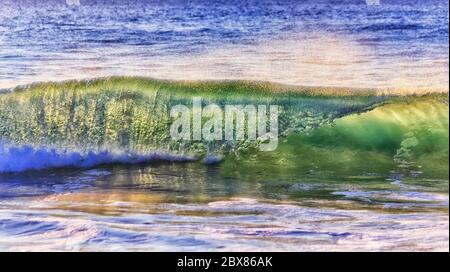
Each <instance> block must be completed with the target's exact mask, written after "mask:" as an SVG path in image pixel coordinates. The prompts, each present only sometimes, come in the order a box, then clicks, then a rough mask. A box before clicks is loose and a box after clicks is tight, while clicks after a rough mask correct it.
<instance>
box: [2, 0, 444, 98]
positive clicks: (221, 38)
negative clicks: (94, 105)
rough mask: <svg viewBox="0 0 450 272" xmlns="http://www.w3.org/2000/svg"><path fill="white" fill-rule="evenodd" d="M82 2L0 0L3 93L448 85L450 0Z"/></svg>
mask: <svg viewBox="0 0 450 272" xmlns="http://www.w3.org/2000/svg"><path fill="white" fill-rule="evenodd" d="M68 2H74V3H76V2H77V1H70V0H68ZM79 2H80V4H81V5H67V4H65V1H62V0H60V1H55V0H47V1H30V0H28V1H24V0H19V1H10V0H6V1H2V3H1V5H0V89H1V88H10V87H14V86H17V85H19V84H27V83H30V82H36V81H50V80H56V81H60V80H64V79H81V78H93V77H99V76H109V75H139V76H149V77H154V78H170V79H189V80H195V79H256V80H264V81H273V82H281V83H287V84H296V85H319V86H323V85H330V86H353V87H354V86H356V87H380V88H383V87H395V88H405V89H410V88H413V89H414V88H418V87H419V88H427V89H430V88H438V89H445V90H448V49H449V48H448V1H446V0H432V1H430V0H428V1H407V0H403V1H395V0H390V1H383V0H381V5H379V6H374V5H372V6H368V5H366V4H365V1H360V0H352V1H345V0H341V1H332V0H329V1H323V0H322V1H312V0H311V1H309V0H308V1H289V0H285V1H283V0H280V1H270V0H262V1H199V0H197V1H188V3H185V2H186V1H170V0H169V1H103V0H102V1H93V0H87V1H83V0H81V1H79Z"/></svg>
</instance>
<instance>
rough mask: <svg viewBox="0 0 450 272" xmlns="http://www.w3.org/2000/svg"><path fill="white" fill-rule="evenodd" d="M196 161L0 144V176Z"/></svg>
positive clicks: (154, 154)
mask: <svg viewBox="0 0 450 272" xmlns="http://www.w3.org/2000/svg"><path fill="white" fill-rule="evenodd" d="M192 160H194V158H192V157H189V156H183V155H175V154H170V153H167V152H156V151H155V152H152V153H147V154H132V153H127V152H121V151H108V150H102V151H87V152H77V151H71V150H58V149H47V148H44V147H41V148H34V147H32V146H29V145H25V146H20V147H16V146H5V145H0V173H18V172H24V171H30V170H43V169H49V168H61V167H80V168H85V167H92V166H95V165H101V164H112V163H122V164H133V163H143V162H152V161H178V162H184V161H192Z"/></svg>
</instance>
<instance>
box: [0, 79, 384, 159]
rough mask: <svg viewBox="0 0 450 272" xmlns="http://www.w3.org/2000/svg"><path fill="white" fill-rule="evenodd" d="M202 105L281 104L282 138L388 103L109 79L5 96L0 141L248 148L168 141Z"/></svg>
mask: <svg viewBox="0 0 450 272" xmlns="http://www.w3.org/2000/svg"><path fill="white" fill-rule="evenodd" d="M193 97H201V98H202V99H203V104H204V105H208V104H212V103H215V104H218V105H219V106H223V107H224V106H225V105H249V104H250V105H255V106H257V105H279V106H280V109H279V126H280V128H279V129H280V132H281V134H282V135H287V134H289V133H290V132H292V131H297V132H305V131H309V130H312V129H315V128H317V127H321V126H323V125H326V124H330V123H332V122H333V121H334V120H335V119H336V118H339V117H341V116H345V115H348V114H351V113H355V112H362V111H366V110H368V109H370V108H372V107H373V106H374V105H376V104H379V103H381V102H383V101H385V100H386V99H387V98H386V97H378V96H375V95H374V94H373V93H371V92H370V91H369V90H362V91H360V92H359V93H357V92H356V91H352V90H345V89H339V90H333V89H326V88H322V89H308V88H303V89H302V88H298V87H297V88H294V87H288V86H281V85H274V84H269V83H251V82H235V81H230V82H170V81H157V80H148V79H140V78H107V79H99V80H93V81H83V82H75V81H74V82H66V83H43V84H36V85H31V86H27V87H24V88H17V89H16V90H14V91H13V92H12V93H9V94H3V95H0V120H1V121H0V140H1V142H3V143H8V144H11V145H15V146H18V145H31V146H34V147H48V148H63V149H73V150H81V151H83V152H85V151H95V150H103V149H118V150H121V151H125V152H132V153H138V154H145V153H148V152H152V151H155V150H158V151H170V152H177V153H181V154H187V153H190V154H191V153H192V154H197V155H205V154H207V153H211V152H212V153H214V152H224V151H226V152H228V151H230V150H233V151H235V150H237V149H245V148H247V147H250V146H251V144H249V143H247V142H245V141H241V142H237V141H235V142H232V143H230V142H225V141H224V142H214V143H207V142H201V141H199V142H195V141H194V142H179V141H173V140H172V139H171V137H170V133H169V132H170V131H169V128H170V124H171V122H173V119H172V118H170V115H169V114H170V109H171V108H172V107H173V106H175V105H178V104H182V105H187V106H188V107H191V106H192V99H193Z"/></svg>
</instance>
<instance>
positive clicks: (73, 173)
mask: <svg viewBox="0 0 450 272" xmlns="http://www.w3.org/2000/svg"><path fill="white" fill-rule="evenodd" d="M76 2H78V1H75V0H70V1H69V0H68V1H67V2H66V1H62V0H60V1H57V0H52V1H50V0H47V1H45V0H43V1H37V0H35V1H20V0H19V1H17V0H2V1H1V2H0V91H1V90H2V89H9V88H13V87H15V86H17V85H22V84H29V83H32V82H38V81H60V80H66V79H82V78H95V77H101V76H110V75H139V76H146V77H155V78H169V79H190V80H196V79H251V80H252V79H253V80H267V81H274V82H280V83H286V84H296V85H312V86H314V85H321V86H323V85H327V86H358V87H375V88H388V89H395V90H400V91H402V92H403V91H404V92H416V91H422V90H425V91H428V90H440V91H442V90H444V91H448V59H449V55H448V49H449V44H448V1H439V0H433V1H432V0H428V1H409V0H401V1H400V0H390V1H383V0H381V5H376V6H374V5H367V4H366V3H365V1H357V0H354V1H345V0H341V1H331V0H321V1H313V0H310V1H288V0H287V1H282V0H279V1H270V0H258V1H237V0H235V1H163V0H161V1H138V0H135V1H93V0H88V1H84V0H81V1H80V5H76V4H71V5H68V4H67V3H76ZM185 2H189V3H185ZM0 123H1V120H0ZM30 150H31V148H30V147H20V148H19V147H18V148H15V149H14V150H13V151H14V152H13V153H11V154H12V155H11V156H12V157H8V156H7V157H6V158H7V159H8V162H7V163H4V165H6V168H7V169H8V167H12V166H13V167H14V168H15V169H17V168H19V169H29V165H28V164H30V163H31V164H32V165H36V164H35V162H36V161H39V163H38V164H39V165H41V164H42V165H43V166H45V164H46V163H47V161H45V160H42V158H43V157H45V158H48V159H49V160H50V161H52V162H53V161H56V162H57V163H56V165H57V166H62V165H77V163H79V160H80V158H79V155H77V154H75V153H74V154H68V156H67V157H68V158H67V161H68V163H67V161H66V162H64V161H61V156H59V155H58V154H55V153H54V152H53V151H48V152H35V153H33V152H32V151H30ZM1 151H2V146H1V145H0V152H1ZM293 152H294V151H293ZM24 155H25V156H24ZM93 155H94V158H93V160H94V161H95V160H102V161H105V162H120V161H123V158H115V157H111V156H110V155H109V154H93ZM288 155H289V154H288ZM300 155H301V154H300ZM344 155H345V154H344ZM255 156H256V155H255ZM292 156H294V157H295V156H296V153H293V155H292ZM358 156H360V155H358ZM383 156H384V155H383ZM22 158H28V161H26V160H25V161H24V160H23V159H22ZM251 158H253V156H251ZM287 158H289V156H287ZM358 158H359V157H358ZM368 158H379V157H378V156H375V155H373V154H372V156H368ZM383 158H384V157H383ZM255 160H256V162H253V163H254V164H255V165H254V166H253V165H252V164H251V163H252V159H250V161H248V160H245V162H247V163H250V164H249V165H250V166H245V163H243V161H239V160H237V161H228V162H225V163H223V164H217V165H216V164H214V165H205V164H202V163H154V162H153V163H148V164H142V165H139V164H138V165H121V166H120V165H103V166H99V167H98V168H84V169H73V168H63V169H47V170H42V171H35V172H22V173H10V174H5V173H3V174H0V251H15V250H18V251H47V250H56V251H79V250H84V251H107V250H110V251H114V250H119V251H164V250H168V251H174V250H187V251H214V250H216V251H236V250H238V251H243V250H255V251H274V250H277V251H447V250H448V244H449V232H448V230H449V217H448V175H447V177H445V175H444V177H441V178H435V177H431V178H427V177H422V176H420V174H418V173H422V172H417V171H416V172H414V173H413V172H412V171H411V172H408V171H409V170H408V169H406V170H405V169H401V171H406V172H408V173H407V175H406V176H405V177H404V176H403V175H401V174H400V173H398V172H397V171H400V170H398V169H396V168H395V167H396V166H392V165H390V164H389V165H387V166H385V165H384V164H383V163H380V165H378V163H379V162H377V161H376V159H368V161H370V163H367V165H362V166H361V169H359V167H358V166H355V167H346V166H351V165H344V164H345V163H346V162H343V164H342V165H343V167H334V166H333V164H330V165H332V166H330V167H329V169H325V168H326V167H324V168H318V167H314V165H312V166H311V168H308V169H303V168H296V167H295V166H296V165H295V164H289V163H288V162H289V161H288V160H285V159H283V157H281V158H280V160H277V164H276V167H277V168H279V169H276V170H275V171H271V170H270V167H274V166H272V165H273V164H267V167H265V166H264V164H262V165H259V164H258V160H257V159H255ZM350 161H351V160H350ZM138 162H139V161H138ZM27 163H28V164H27ZM58 163H60V164H58ZM227 163H228V164H227ZM392 163H394V161H392ZM85 166H89V164H88V165H85ZM39 168H45V167H39ZM338 168H339V169H338ZM340 168H342V169H340ZM347 168H348V169H347ZM353 168H355V169H357V171H354V170H353ZM346 169H347V170H346ZM338 172H339V173H340V172H343V173H344V174H342V173H341V174H338ZM417 176H418V177H417Z"/></svg>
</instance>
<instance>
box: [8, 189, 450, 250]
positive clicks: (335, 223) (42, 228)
mask: <svg viewBox="0 0 450 272" xmlns="http://www.w3.org/2000/svg"><path fill="white" fill-rule="evenodd" d="M67 197H68V198H70V196H67ZM61 198H62V200H61V199H59V198H58V197H55V198H50V199H45V200H40V201H39V202H37V201H33V202H31V203H30V205H29V207H30V209H27V210H17V211H14V212H13V213H11V211H5V207H3V208H2V209H1V210H0V222H1V228H0V245H1V246H0V250H18V251H29V250H31V251H37V250H39V251H47V250H63V251H71V250H89V251H96V250H102V251H104V250H119V251H123V250H125V251H127V250H133V251H135V250H138V251H160V250H164V251H172V250H188V251H211V250H213V251H214V250H219V251H223V250H226V251H242V250H244V251H246V250H249V251H280V250H289V251H324V250H325V251H347V250H352V251H380V250H383V251H404V250H420V251H428V250H433V251H434V250H437V251H445V250H448V228H449V225H448V222H449V218H448V215H443V214H435V213H427V214H421V213H410V214H384V213H377V212H370V211H361V210H359V211H358V210H335V209H327V208H311V207H302V206H297V205H292V204H269V203H260V202H258V201H256V200H254V199H232V200H227V201H221V202H211V203H208V204H207V205H195V204H159V205H155V206H153V207H152V206H146V207H141V208H142V211H144V210H147V209H150V210H154V212H148V213H145V212H141V213H139V212H131V213H127V214H125V215H121V213H120V211H121V210H122V211H124V210H127V209H131V208H130V207H133V205H137V207H135V208H139V205H138V204H137V203H129V202H111V203H101V202H100V203H96V205H98V209H102V208H104V209H109V208H111V210H116V211H118V214H114V213H113V214H111V215H110V216H100V217H99V216H95V215H90V214H86V213H80V212H76V210H77V203H71V204H70V203H67V205H73V206H72V208H70V207H66V209H67V210H69V211H67V210H63V211H62V210H58V209H57V208H55V207H53V206H54V205H56V204H57V203H58V202H59V203H58V204H59V205H64V203H65V202H64V198H65V196H64V195H62V196H61ZM85 200H87V202H86V203H84V204H82V205H86V206H87V205H92V204H93V203H91V202H89V197H87V198H86V199H85ZM78 204H80V203H78ZM44 207H45V208H50V209H52V212H51V213H50V214H47V213H42V212H40V211H39V209H42V208H44ZM108 207H109V208H108ZM54 209H56V210H54ZM71 209H72V210H73V211H70V210H71ZM211 234H213V235H211Z"/></svg>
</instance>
